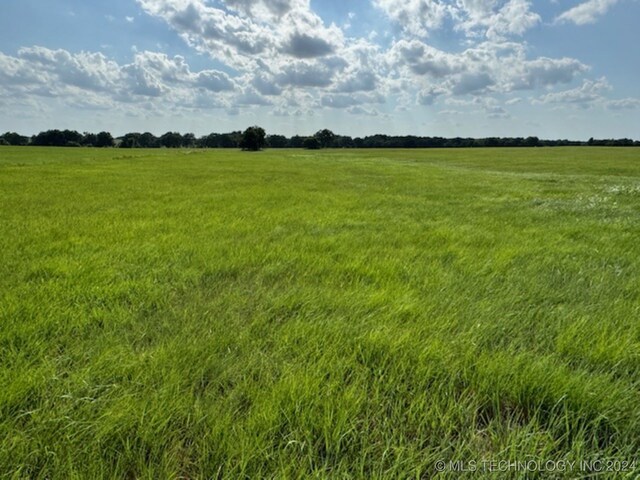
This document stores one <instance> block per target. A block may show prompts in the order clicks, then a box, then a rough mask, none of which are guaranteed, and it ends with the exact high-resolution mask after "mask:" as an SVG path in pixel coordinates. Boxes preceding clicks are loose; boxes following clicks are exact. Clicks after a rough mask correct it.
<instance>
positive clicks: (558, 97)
mask: <svg viewBox="0 0 640 480" xmlns="http://www.w3.org/2000/svg"><path fill="white" fill-rule="evenodd" d="M609 90H611V85H609V82H608V81H607V79H606V78H600V79H598V80H584V81H583V82H582V85H581V86H579V87H576V88H573V89H570V90H563V91H560V92H552V93H548V94H546V95H543V96H542V97H541V98H540V99H539V100H538V103H552V104H554V103H555V104H563V105H566V104H572V105H576V106H579V107H582V108H588V107H590V106H592V105H593V104H595V103H597V102H602V101H603V100H604V98H603V93H604V92H607V91H609Z"/></svg>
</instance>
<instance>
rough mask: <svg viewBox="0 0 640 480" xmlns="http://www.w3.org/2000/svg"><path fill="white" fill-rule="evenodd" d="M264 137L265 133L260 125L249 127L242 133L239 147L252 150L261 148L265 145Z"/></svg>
mask: <svg viewBox="0 0 640 480" xmlns="http://www.w3.org/2000/svg"><path fill="white" fill-rule="evenodd" d="M265 137H266V134H265V131H264V129H263V128H262V127H258V126H253V127H249V128H247V129H246V130H245V131H244V133H243V134H242V140H241V141H240V148H242V150H249V151H253V152H256V151H258V150H262V148H263V147H264V146H265Z"/></svg>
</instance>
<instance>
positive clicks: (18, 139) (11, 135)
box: [0, 132, 29, 146]
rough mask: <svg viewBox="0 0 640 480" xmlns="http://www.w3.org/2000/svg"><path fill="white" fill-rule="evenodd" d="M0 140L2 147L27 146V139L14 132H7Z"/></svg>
mask: <svg viewBox="0 0 640 480" xmlns="http://www.w3.org/2000/svg"><path fill="white" fill-rule="evenodd" d="M0 139H2V141H4V142H5V143H4V145H16V146H21V145H28V144H29V137H24V136H22V135H20V134H18V133H16V132H7V133H5V134H4V135H2V136H0Z"/></svg>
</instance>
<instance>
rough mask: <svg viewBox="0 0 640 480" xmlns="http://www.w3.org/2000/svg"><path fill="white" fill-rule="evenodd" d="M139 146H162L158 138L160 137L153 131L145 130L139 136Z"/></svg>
mask: <svg viewBox="0 0 640 480" xmlns="http://www.w3.org/2000/svg"><path fill="white" fill-rule="evenodd" d="M138 146H139V147H140V148H158V147H160V142H159V140H158V137H156V136H155V135H154V134H153V133H151V132H144V133H143V134H142V135H140V136H139V137H138Z"/></svg>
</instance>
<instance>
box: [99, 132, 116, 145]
mask: <svg viewBox="0 0 640 480" xmlns="http://www.w3.org/2000/svg"><path fill="white" fill-rule="evenodd" d="M113 143H114V142H113V137H112V136H111V134H110V133H109V132H100V133H99V134H98V135H96V141H95V143H94V145H95V146H96V147H103V148H104V147H113Z"/></svg>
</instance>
